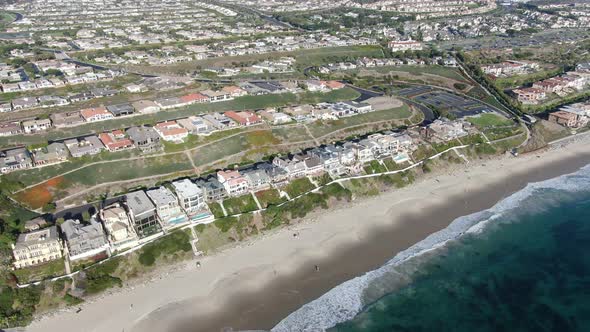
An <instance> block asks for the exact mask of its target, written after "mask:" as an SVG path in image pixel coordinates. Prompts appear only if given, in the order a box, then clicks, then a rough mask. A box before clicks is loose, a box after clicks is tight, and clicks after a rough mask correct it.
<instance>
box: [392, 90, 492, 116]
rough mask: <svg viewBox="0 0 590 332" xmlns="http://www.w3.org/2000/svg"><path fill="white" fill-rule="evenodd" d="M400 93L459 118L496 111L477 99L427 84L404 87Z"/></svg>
mask: <svg viewBox="0 0 590 332" xmlns="http://www.w3.org/2000/svg"><path fill="white" fill-rule="evenodd" d="M398 94H399V95H401V96H402V97H406V98H410V99H412V100H414V101H416V102H418V103H420V104H423V105H426V106H429V107H431V108H433V109H436V110H438V111H439V112H441V113H448V114H452V115H453V116H455V117H457V118H462V117H465V116H472V115H477V114H480V113H486V112H493V111H495V110H494V109H493V108H491V107H489V106H487V105H485V104H483V103H480V102H477V101H476V100H473V99H468V98H465V97H462V96H459V95H455V94H452V93H450V92H447V91H441V90H436V89H433V88H431V87H427V86H417V87H411V88H406V89H402V90H400V91H398Z"/></svg>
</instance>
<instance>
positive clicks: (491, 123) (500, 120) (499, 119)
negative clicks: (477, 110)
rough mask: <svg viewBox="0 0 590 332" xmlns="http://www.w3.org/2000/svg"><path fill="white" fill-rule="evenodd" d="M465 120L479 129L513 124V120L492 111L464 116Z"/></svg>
mask: <svg viewBox="0 0 590 332" xmlns="http://www.w3.org/2000/svg"><path fill="white" fill-rule="evenodd" d="M466 120H467V121H469V122H470V123H472V124H473V125H475V126H476V127H477V128H478V129H480V130H481V129H484V128H489V127H502V126H511V125H513V124H514V122H513V121H511V120H509V119H506V118H505V117H503V116H500V115H498V114H494V113H485V114H480V115H478V116H473V117H469V118H466Z"/></svg>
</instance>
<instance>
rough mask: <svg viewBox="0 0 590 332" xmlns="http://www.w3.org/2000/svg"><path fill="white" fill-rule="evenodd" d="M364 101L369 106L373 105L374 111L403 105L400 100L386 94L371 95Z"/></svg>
mask: <svg viewBox="0 0 590 332" xmlns="http://www.w3.org/2000/svg"><path fill="white" fill-rule="evenodd" d="M365 102H367V103H369V104H371V106H373V109H375V110H376V111H384V110H389V109H392V108H398V107H402V106H403V105H404V103H403V102H402V101H401V100H399V99H397V98H393V97H388V96H382V97H373V98H370V99H367V100H366V101H365Z"/></svg>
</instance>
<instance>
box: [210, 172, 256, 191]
mask: <svg viewBox="0 0 590 332" xmlns="http://www.w3.org/2000/svg"><path fill="white" fill-rule="evenodd" d="M217 180H219V182H220V183H221V184H222V185H223V187H224V188H225V190H226V191H227V193H228V194H229V195H230V196H239V195H242V194H245V193H247V192H248V190H249V189H250V188H249V187H248V180H246V179H245V178H244V177H243V176H242V175H241V174H240V172H239V171H231V170H225V171H218V172H217Z"/></svg>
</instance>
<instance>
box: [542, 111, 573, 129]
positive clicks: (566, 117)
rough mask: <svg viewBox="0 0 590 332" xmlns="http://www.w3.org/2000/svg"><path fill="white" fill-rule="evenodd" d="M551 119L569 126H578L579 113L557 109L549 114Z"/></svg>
mask: <svg viewBox="0 0 590 332" xmlns="http://www.w3.org/2000/svg"><path fill="white" fill-rule="evenodd" d="M549 121H550V122H554V123H557V124H560V125H562V126H565V127H569V128H576V127H578V123H579V115H578V114H575V113H571V112H566V111H557V112H553V113H550V114H549Z"/></svg>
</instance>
